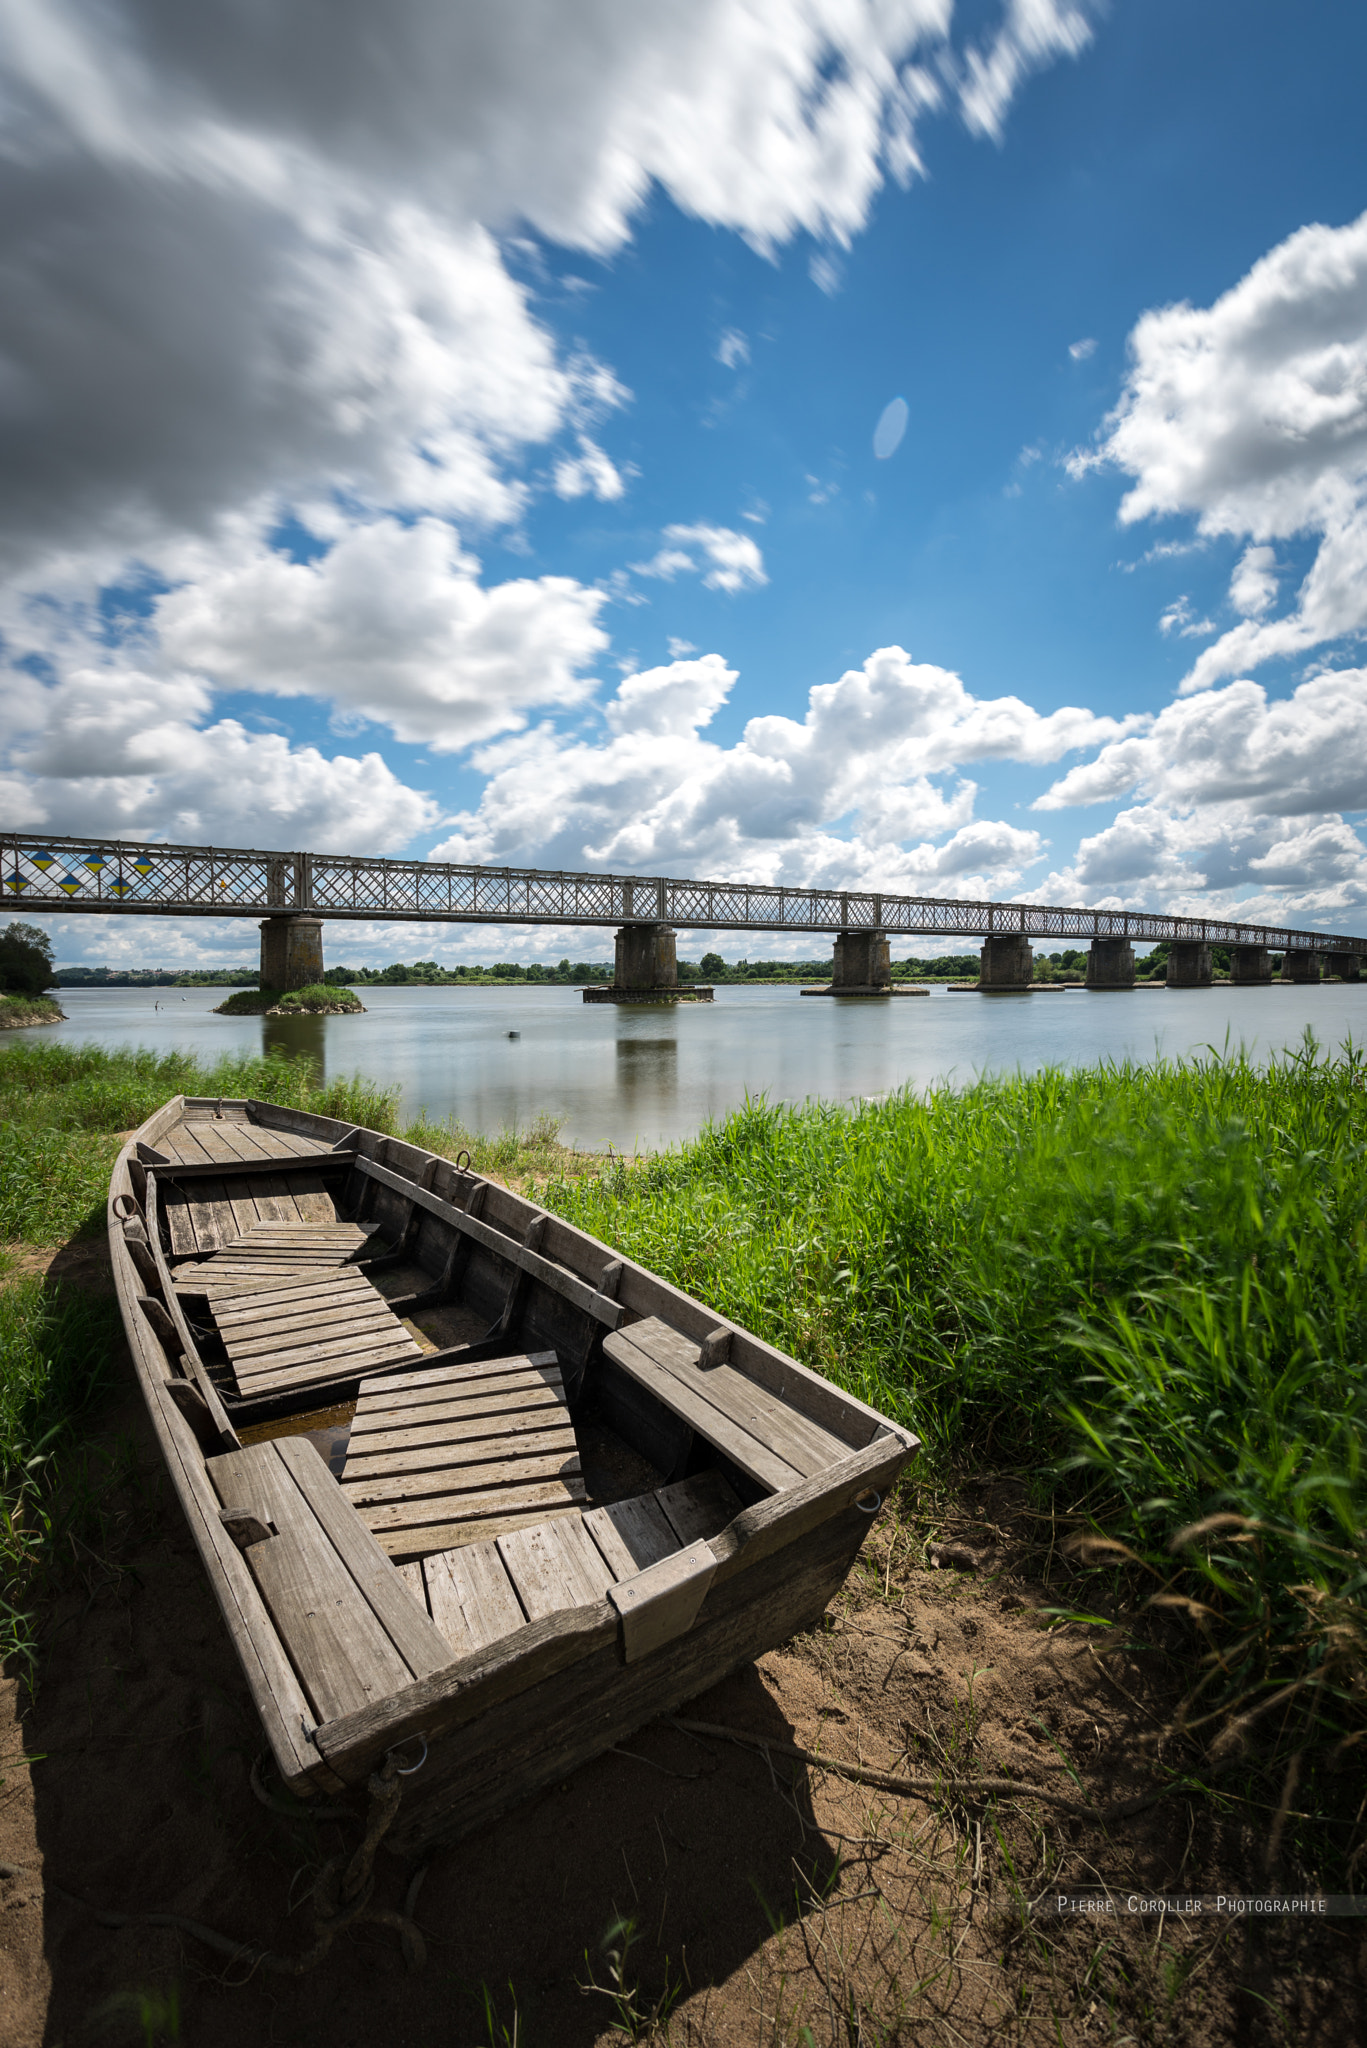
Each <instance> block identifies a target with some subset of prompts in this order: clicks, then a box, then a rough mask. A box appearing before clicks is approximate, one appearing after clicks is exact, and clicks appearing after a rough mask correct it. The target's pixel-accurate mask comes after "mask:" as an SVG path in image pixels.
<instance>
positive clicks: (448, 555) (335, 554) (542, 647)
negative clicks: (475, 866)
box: [152, 519, 607, 752]
mask: <svg viewBox="0 0 1367 2048" xmlns="http://www.w3.org/2000/svg"><path fill="white" fill-rule="evenodd" d="M605 601H606V600H605V597H604V595H603V593H602V592H601V591H594V590H587V589H585V588H584V587H583V585H582V584H579V583H576V582H574V581H573V580H572V579H571V578H569V577H564V576H542V577H537V578H531V577H525V578H518V579H516V580H514V581H512V582H508V583H500V584H495V585H493V586H492V587H486V586H484V585H483V584H481V583H480V581H479V563H478V562H477V561H476V560H474V558H473V557H472V556H470V555H467V554H465V553H464V552H463V551H462V549H461V547H460V544H459V541H458V540H457V538H456V535H455V534H454V533H453V532H452V530H451V528H450V527H448V526H446V525H445V524H443V523H442V522H441V521H440V520H436V519H422V520H418V521H417V522H416V523H415V524H413V525H412V526H401V525H399V523H398V522H397V521H395V520H392V519H382V520H377V521H375V522H374V523H373V524H371V525H368V526H362V527H354V528H352V529H351V530H349V531H347V532H345V533H344V534H343V536H342V538H341V539H340V540H339V541H338V542H337V543H336V545H335V546H334V547H332V548H331V549H330V550H329V551H328V552H327V553H326V554H325V555H323V556H322V557H321V558H320V559H318V560H316V561H308V562H300V561H292V560H291V559H290V558H289V557H288V556H287V555H285V554H283V553H281V552H280V551H279V550H278V549H271V548H265V547H256V548H253V549H250V550H249V551H245V552H244V555H243V557H242V559H240V560H229V561H227V562H224V563H221V564H220V563H212V564H210V565H208V566H206V567H205V568H204V569H203V571H202V572H201V573H200V574H199V575H198V576H196V577H195V578H194V579H193V580H192V581H190V582H189V583H187V584H186V585H185V586H184V587H183V588H181V589H178V590H175V591H172V592H171V593H170V594H169V595H168V596H166V597H163V598H162V599H160V600H159V602H158V603H157V604H156V606H155V609H154V611H153V615H152V623H153V625H154V627H155V629H156V631H157V633H158V635H159V638H160V645H161V650H162V653H163V656H164V658H165V659H166V660H167V661H168V662H170V663H172V664H173V665H178V666H181V667H184V668H187V669H193V670H196V671H198V672H199V673H201V674H203V675H205V676H208V677H210V678H211V679H212V680H213V681H214V682H215V683H216V684H218V685H219V686H221V687H224V688H229V689H239V690H241V689H246V690H258V691H264V692H266V693H268V694H270V695H272V696H278V697H297V696H314V697H321V698H328V699H330V700H331V701H332V702H334V703H335V704H337V705H340V706H342V707H344V708H346V709H349V710H351V711H353V712H356V713H359V715H360V716H362V717H364V718H368V719H373V720H375V721H376V722H378V723H382V724H384V725H387V726H388V727H389V728H390V730H391V731H392V732H393V733H394V734H395V736H396V737H397V738H399V739H402V740H416V741H420V742H424V743H426V744H427V745H429V746H430V747H432V749H433V750H434V751H437V752H450V751H452V750H454V749H456V748H460V747H464V746H467V745H469V744H470V743H471V742H472V741H474V740H478V739H487V738H488V737H489V736H490V735H491V734H493V733H496V732H500V731H506V730H507V729H508V728H509V727H510V726H516V725H519V724H521V722H522V720H523V717H524V715H525V712H526V710H527V708H528V707H529V706H531V705H555V704H559V705H566V704H573V703H576V702H578V701H579V700H580V699H581V698H582V697H584V696H585V695H586V694H587V692H588V691H589V690H590V689H591V688H592V687H593V684H592V679H586V678H585V676H584V674H583V669H584V667H585V665H586V664H587V663H589V662H591V661H593V660H595V659H596V658H597V656H598V655H599V654H600V653H601V652H602V650H603V649H604V648H605V647H606V645H607V635H606V633H605V632H604V631H603V629H602V627H601V626H600V625H599V624H598V614H599V612H600V610H601V608H602V606H603V604H604V603H605Z"/></svg>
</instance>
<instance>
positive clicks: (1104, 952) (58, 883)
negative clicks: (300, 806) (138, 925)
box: [0, 829, 1367, 1001]
mask: <svg viewBox="0 0 1367 2048" xmlns="http://www.w3.org/2000/svg"><path fill="white" fill-rule="evenodd" d="M0 880H2V881H3V888H4V893H5V895H6V896H7V897H8V898H9V901H10V903H11V905H12V906H13V907H14V908H16V909H17V908H18V907H19V906H20V905H22V906H23V907H24V909H26V910H29V911H48V912H58V913H60V914H61V915H62V916H70V915H71V914H72V913H73V912H79V913H85V914H90V915H94V916H114V917H122V916H128V915H129V914H130V913H131V914H135V915H137V916H140V917H149V916H150V917H178V918H179V917H244V918H252V919H255V920H258V921H259V922H260V927H261V985H262V987H263V988H272V989H281V990H287V989H294V988H303V987H306V986H307V985H308V984H309V983H310V982H314V981H317V980H319V979H320V977H321V975H322V973H323V939H322V933H323V925H324V923H325V922H332V921H336V922H348V921H357V920H361V919H365V920H367V921H370V920H377V919H378V920H386V921H390V922H394V923H422V924H431V923H442V924H488V925H528V924H549V925H562V926H563V925H589V926H604V927H607V928H609V929H615V932H616V968H615V972H614V977H613V982H612V986H611V988H610V989H609V990H604V991H602V992H601V997H602V998H606V999H608V1000H613V999H615V1000H619V1001H633V1000H635V1001H649V1000H651V999H658V998H659V997H660V996H668V995H671V994H677V993H678V992H679V988H678V972H677V965H676V954H675V932H676V931H677V929H678V928H679V927H680V926H683V927H685V928H687V929H690V930H710V931H763V932H782V933H794V932H802V933H813V934H814V933H829V934H831V935H832V936H833V940H834V957H833V961H832V973H831V984H830V992H831V993H832V994H833V995H852V996H853V995H886V994H888V993H890V992H891V989H892V981H891V974H890V961H889V941H890V939H891V938H893V937H894V936H895V937H899V938H900V937H911V936H918V937H926V936H931V937H936V938H946V937H954V938H971V939H976V940H977V941H978V942H979V945H980V947H981V970H980V980H979V984H978V985H979V987H981V988H983V989H985V990H988V991H994V992H997V991H999V992H1002V993H1009V992H1012V991H1020V990H1023V989H1026V988H1028V987H1029V986H1030V981H1031V973H1032V969H1033V962H1034V953H1033V949H1032V946H1031V943H1030V942H1031V940H1032V939H1037V938H1054V939H1071V940H1073V941H1074V942H1077V941H1086V942H1087V944H1088V947H1089V952H1088V964H1087V986H1088V988H1092V989H1098V990H1102V989H1125V988H1132V987H1133V986H1134V979H1135V956H1134V946H1135V942H1136V940H1137V941H1139V942H1140V943H1141V944H1142V943H1145V942H1147V943H1149V944H1153V943H1155V942H1157V941H1159V940H1167V941H1168V943H1169V945H1170V948H1171V951H1170V953H1169V956H1168V982H1169V985H1170V986H1174V987H1181V988H1202V987H1207V986H1209V984H1210V981H1211V949H1212V947H1214V946H1227V947H1228V948H1229V949H1230V958H1231V979H1232V980H1233V981H1234V982H1236V983H1239V984H1243V985H1258V984H1265V983H1267V982H1269V981H1270V980H1271V978H1272V972H1273V961H1272V955H1273V954H1274V953H1279V954H1280V955H1281V956H1282V967H1281V975H1282V979H1284V980H1287V981H1299V982H1314V981H1318V980H1319V979H1320V978H1321V974H1322V973H1323V972H1325V971H1326V970H1327V971H1328V972H1329V973H1331V974H1334V975H1337V976H1339V977H1340V978H1341V979H1343V980H1348V981H1356V980H1358V979H1359V978H1360V975H1361V972H1362V963H1363V960H1364V958H1365V957H1367V939H1363V938H1354V937H1349V936H1330V935H1329V934H1327V933H1325V932H1315V931H1300V930H1294V929H1291V928H1289V927H1287V926H1284V925H1263V924H1239V923H1236V922H1233V921H1231V920H1230V919H1228V918H1213V917H1212V918H1199V917H1174V916H1169V915H1168V914H1166V913H1164V912H1159V911H1147V910H1087V909H1080V908H1067V907H1061V906H1056V905H1051V904H1041V903H989V902H979V901H960V900H957V899H953V898H947V897H937V896H899V895H887V894H883V893H880V892H877V891H864V890H854V889H790V888H785V887H780V886H776V885H774V884H772V883H762V882H717V881H710V882H708V881H685V880H678V879H673V878H669V877H665V876H659V877H652V878H647V877H643V876H640V875H596V874H574V873H570V872H567V871H563V870H559V869H548V868H530V867H524V868H512V867H502V868H500V867H482V866H473V865H469V866H467V865H461V864H459V863H456V862H448V861H428V860H378V859H374V858H371V857H368V856H353V855H350V854H338V853H269V852H267V853H263V852H258V851H254V850H251V849H247V848H242V847H222V846H169V845H162V844H160V843H153V842H150V841H143V840H138V841H120V840H110V839H86V838H49V839H44V838H42V837H40V836H34V835H30V834H23V833H16V832H12V831H8V830H4V829H0Z"/></svg>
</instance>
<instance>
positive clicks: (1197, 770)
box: [1035, 668, 1367, 817]
mask: <svg viewBox="0 0 1367 2048" xmlns="http://www.w3.org/2000/svg"><path fill="white" fill-rule="evenodd" d="M1133 789H1141V790H1143V792H1144V793H1145V794H1146V795H1147V796H1149V797H1151V798H1152V799H1154V800H1155V801H1157V802H1159V803H1163V804H1166V805H1168V806H1170V807H1178V808H1190V807H1193V806H1202V805H1211V804H1217V803H1241V804H1244V805H1245V806H1247V807H1249V808H1251V809H1252V810H1253V811H1256V812H1257V813H1259V814H1268V815H1272V816H1278V817H1296V816H1302V815H1309V814H1311V813H1315V812H1322V811H1358V810H1364V809H1367V669H1361V668H1359V669H1335V670H1330V671H1327V672H1326V673H1325V674H1322V675H1318V676H1315V677H1312V678H1311V680H1310V681H1309V682H1305V683H1302V684H1300V686H1299V687H1298V688H1297V689H1296V690H1295V691H1294V692H1293V693H1292V695H1291V696H1290V697H1289V698H1286V699H1284V700H1282V701H1279V702H1269V701H1268V697H1267V693H1266V691H1265V690H1263V689H1262V687H1261V686H1260V685H1259V684H1258V683H1255V682H1251V681H1247V680H1245V681H1242V682H1237V683H1230V684H1228V685H1227V686H1226V687H1225V688H1223V689H1218V690H1209V691H1204V692H1202V693H1201V694H1200V695H1199V696H1195V697H1189V698H1181V699H1179V700H1178V701H1177V702H1176V703H1173V704H1168V705H1166V706H1165V707H1164V709H1163V710H1162V711H1161V712H1160V713H1159V714H1158V717H1157V718H1156V719H1155V720H1154V721H1153V724H1152V727H1151V728H1150V730H1149V731H1148V732H1147V733H1146V734H1144V735H1143V736H1142V737H1141V736H1127V737H1125V738H1123V739H1120V740H1117V741H1113V742H1110V743H1108V744H1107V745H1105V746H1103V747H1102V749H1101V751H1100V753H1099V754H1098V756H1097V758H1096V760H1095V761H1090V762H1087V763H1084V764H1083V765H1082V766H1081V767H1077V768H1073V769H1070V770H1069V772H1068V773H1067V774H1066V775H1065V776H1063V777H1062V778H1061V779H1060V780H1059V781H1058V782H1056V783H1055V784H1054V785H1053V786H1052V788H1050V789H1049V790H1048V791H1046V793H1045V794H1044V796H1042V797H1041V798H1040V799H1039V801H1038V803H1037V804H1036V805H1035V809H1036V810H1059V809H1062V808H1063V807H1064V806H1065V805H1069V804H1086V803H1102V802H1110V801H1113V800H1114V799H1116V798H1117V797H1120V796H1123V795H1125V794H1126V793H1127V792H1128V791H1130V790H1133Z"/></svg>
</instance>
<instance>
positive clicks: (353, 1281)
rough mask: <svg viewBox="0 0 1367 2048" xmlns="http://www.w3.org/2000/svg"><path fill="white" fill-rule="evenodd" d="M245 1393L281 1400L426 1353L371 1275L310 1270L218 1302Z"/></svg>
mask: <svg viewBox="0 0 1367 2048" xmlns="http://www.w3.org/2000/svg"><path fill="white" fill-rule="evenodd" d="M212 1306H213V1311H214V1320H215V1322H216V1323H217V1324H218V1333H219V1335H220V1337H221V1338H222V1339H223V1346H224V1349H225V1350H226V1351H227V1354H228V1359H229V1363H230V1364H231V1366H232V1369H233V1378H234V1380H235V1381H236V1384H237V1391H238V1393H239V1395H241V1397H242V1398H243V1399H244V1400H257V1399H267V1398H269V1399H272V1400H276V1399H279V1398H280V1397H281V1396H282V1395H285V1394H292V1393H295V1392H298V1391H303V1390H306V1389H308V1388H311V1387H313V1388H322V1387H324V1386H330V1385H333V1384H334V1383H336V1382H338V1381H346V1380H351V1381H356V1380H358V1379H359V1378H360V1377H361V1375H362V1374H366V1375H368V1376H369V1375H373V1374H375V1373H376V1372H378V1371H379V1370H380V1369H381V1368H385V1369H390V1370H392V1369H396V1368H402V1367H406V1366H411V1365H416V1364H417V1363H418V1361H419V1360H420V1359H421V1358H422V1355H423V1353H422V1348H421V1346H420V1345H419V1344H418V1342H417V1340H416V1339H415V1338H414V1337H413V1336H412V1334H411V1333H410V1332H409V1331H408V1330H406V1329H405V1328H404V1326H403V1324H402V1323H401V1322H400V1321H399V1318H398V1317H397V1316H396V1315H395V1314H394V1311H393V1310H392V1309H391V1308H390V1306H389V1304H388V1302H387V1301H386V1300H385V1298H384V1296H383V1295H382V1294H381V1293H380V1292H379V1290H378V1289H377V1288H375V1287H372V1286H371V1284H370V1282H369V1281H368V1280H367V1279H366V1277H365V1275H364V1273H360V1272H357V1271H356V1270H355V1269H354V1268H350V1269H347V1268H342V1269H340V1270H339V1269H338V1268H336V1267H333V1266H324V1267H315V1268H313V1269H312V1271H310V1270H309V1269H308V1268H304V1269H302V1270H301V1271H297V1272H295V1273H293V1274H290V1275H286V1276H279V1275H277V1276H276V1277H274V1278H273V1279H267V1280H262V1281H258V1282H257V1283H255V1285H254V1286H253V1287H252V1288H251V1289H250V1290H249V1291H245V1292H238V1291H235V1292H233V1293H231V1294H228V1295H226V1296H214V1297H212Z"/></svg>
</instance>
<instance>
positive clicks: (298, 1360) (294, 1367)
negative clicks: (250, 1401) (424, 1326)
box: [229, 1325, 422, 1394]
mask: <svg viewBox="0 0 1367 2048" xmlns="http://www.w3.org/2000/svg"><path fill="white" fill-rule="evenodd" d="M421 1355H422V1354H421V1353H420V1352H419V1350H418V1347H417V1345H416V1344H415V1343H414V1341H413V1339H412V1338H411V1337H410V1336H409V1334H408V1332H407V1330H405V1329H404V1328H403V1327H402V1325H398V1326H396V1327H395V1329H394V1330H392V1331H386V1330H377V1331H376V1332H374V1334H373V1335H372V1334H367V1335H366V1336H364V1337H357V1338H355V1339H349V1340H347V1341H345V1342H339V1343H335V1344H307V1345H300V1346H299V1347H298V1348H297V1349H296V1350H293V1351H266V1352H262V1353H260V1354H259V1355H258V1356H254V1357H251V1358H246V1359H244V1360H243V1361H242V1364H241V1366H240V1368H239V1366H238V1365H237V1363H236V1362H234V1365H233V1371H234V1372H235V1373H236V1374H237V1378H238V1383H239V1385H240V1386H241V1387H242V1390H243V1392H244V1393H248V1392H250V1393H252V1394H259V1393H260V1392H261V1391H262V1389H263V1387H266V1386H278V1385H281V1384H282V1383H284V1382H287V1381H291V1380H294V1379H296V1378H297V1377H298V1376H299V1375H300V1374H301V1373H303V1374H307V1375H308V1376H309V1377H310V1378H313V1377H316V1374H317V1370H318V1368H319V1367H321V1366H323V1365H330V1366H332V1367H333V1368H334V1376H335V1371H336V1370H338V1369H342V1368H346V1369H349V1371H350V1372H351V1374H352V1376H353V1377H356V1378H359V1377H360V1375H361V1374H362V1373H369V1372H372V1371H373V1370H374V1369H375V1367H376V1365H377V1364H378V1363H379V1361H380V1360H381V1359H382V1358H384V1359H388V1358H397V1359H403V1360H405V1361H406V1360H408V1359H412V1358H418V1357H420V1356H421ZM229 1356H231V1353H230V1354H229Z"/></svg>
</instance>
